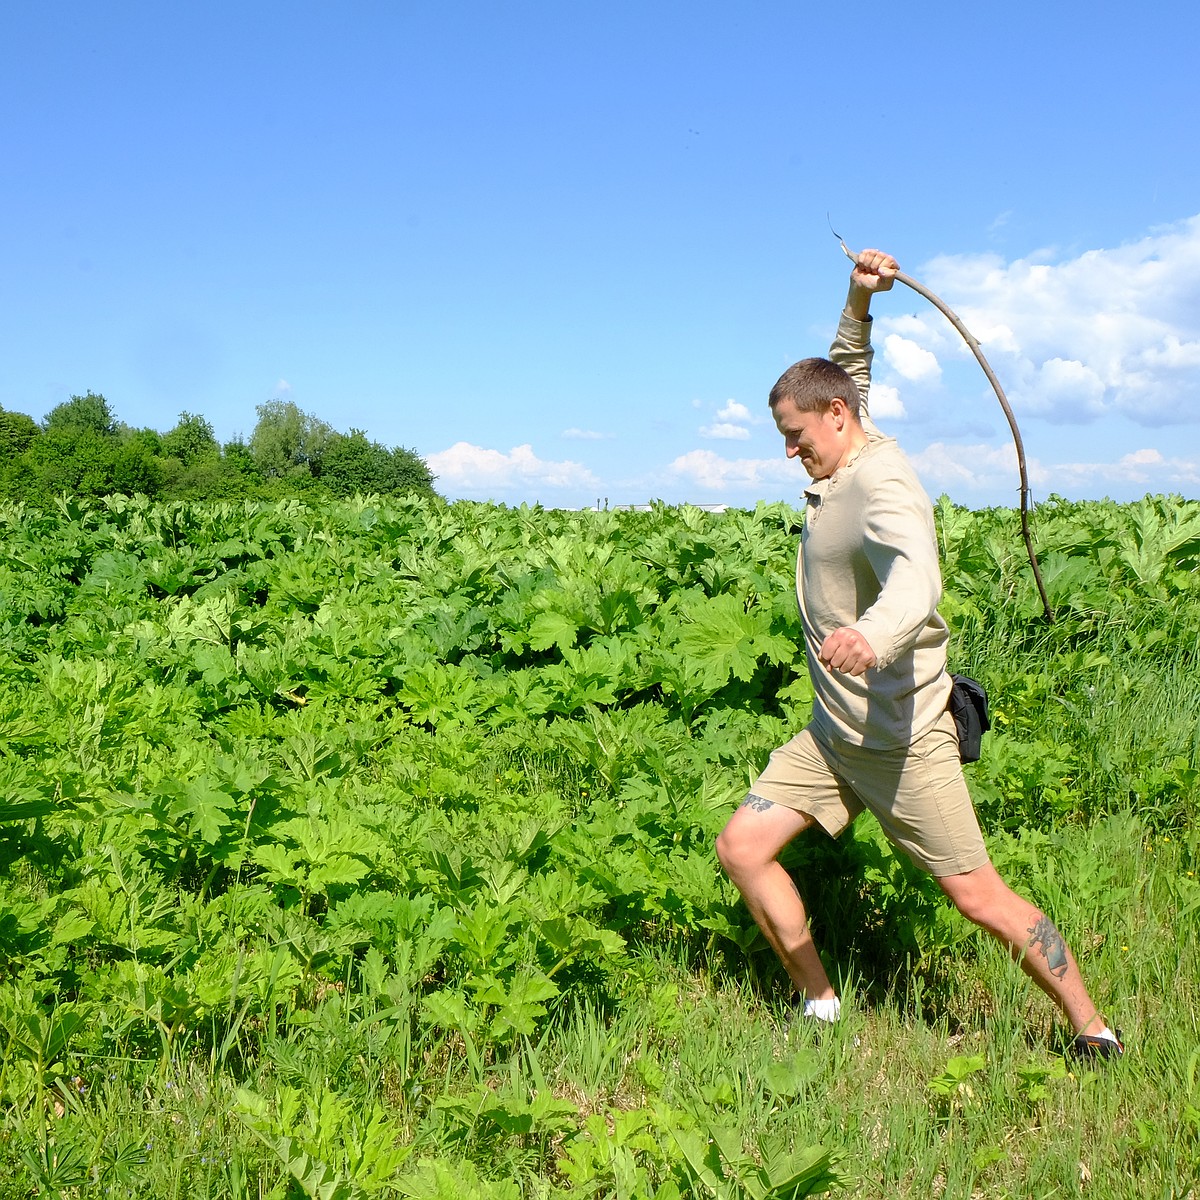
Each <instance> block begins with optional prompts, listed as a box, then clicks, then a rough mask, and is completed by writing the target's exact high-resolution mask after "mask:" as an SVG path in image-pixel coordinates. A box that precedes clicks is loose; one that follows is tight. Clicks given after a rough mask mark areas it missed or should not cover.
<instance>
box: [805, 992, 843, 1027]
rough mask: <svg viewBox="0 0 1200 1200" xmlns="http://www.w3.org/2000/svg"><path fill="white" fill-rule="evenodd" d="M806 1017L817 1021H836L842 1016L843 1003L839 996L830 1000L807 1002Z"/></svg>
mask: <svg viewBox="0 0 1200 1200" xmlns="http://www.w3.org/2000/svg"><path fill="white" fill-rule="evenodd" d="M804 1015H805V1016H806V1017H812V1018H813V1019H814V1020H816V1021H829V1022H830V1023H832V1022H834V1021H836V1020H837V1019H838V1017H840V1016H841V1015H842V1002H841V1000H839V999H838V998H837V996H832V997H830V999H828V1000H805V1001H804Z"/></svg>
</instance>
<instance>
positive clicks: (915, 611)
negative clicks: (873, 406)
mask: <svg viewBox="0 0 1200 1200" xmlns="http://www.w3.org/2000/svg"><path fill="white" fill-rule="evenodd" d="M870 330H871V323H870V321H869V320H868V321H855V320H854V319H853V318H851V317H848V316H845V315H843V316H842V319H841V322H840V324H839V326H838V332H837V337H836V338H835V340H834V343H833V345H832V347H831V348H830V352H829V357H830V359H831V360H832V361H833V362H836V363H838V364H839V365H840V366H841V367H843V368H844V369H845V370H846V371H847V372H848V373H849V375H850V376H851V378H852V379H853V380H854V382H855V384H856V386H857V387H858V389H859V395H860V399H861V401H862V410H861V417H862V423H863V428H864V430H865V431H866V433H867V439H868V440H867V445H866V446H864V447H863V449H862V450H860V451H859V452H858V454H857V455H855V457H854V458H852V459H851V460H850V462H848V463H847V464H846V465H845V466H843V467H841V468H840V469H839V470H837V471H835V472H834V473H833V475H831V476H830V477H829V478H828V479H820V480H814V481H813V482H812V483H811V484H809V486H808V487H807V488H806V489H805V497H806V499H807V511H806V515H805V522H804V530H803V532H802V534H801V538H800V553H799V556H798V559H797V563H796V594H797V598H798V600H799V604H800V617H801V621H802V623H803V627H804V639H805V649H806V652H807V657H808V669H809V672H810V674H811V676H812V681H813V689H814V691H815V693H816V700H815V703H814V705H813V724H814V726H815V727H816V729H815V731H816V732H817V733H819V734H822V735H824V736H825V737H827V738H836V739H839V740H842V741H846V742H850V743H853V744H854V745H860V746H868V747H871V748H874V749H895V748H897V747H901V746H907V745H909V744H910V743H911V742H912V741H913V740H914V739H916V738H917V737H919V736H920V735H921V734H922V733H924V732H926V731H927V730H928V729H930V728H931V727H932V726H933V724H934V723H935V722H936V721H937V720H938V718H939V717H940V716H941V715H942V713H944V712H945V711H946V704H947V702H948V700H949V697H950V687H951V683H950V677H949V675H948V674H947V673H946V644H947V642H948V640H949V631H948V629H947V627H946V623H945V621H944V620H943V619H942V617H941V615H940V614H939V613H938V611H937V604H938V601H939V599H940V598H941V594H942V578H941V570H940V568H939V565H938V555H937V535H936V531H935V528H934V523H933V505H932V504H931V503H930V500H929V497H928V496H927V495H926V493H925V489H924V488H922V486H921V484H920V481H919V480H918V479H917V476H916V473H915V472H914V471H913V469H912V466H911V465H910V464H909V461H908V459H907V458H906V457H905V455H904V453H903V451H901V449H900V447H899V446H898V445H897V444H896V442H895V440H894V439H893V438H890V437H885V436H884V435H883V434H882V433H881V432H880V431H879V429H878V428H877V427H876V426H875V424H874V422H873V421H872V420H871V419H870V416H869V415H868V413H867V393H868V390H869V388H870V382H871V359H872V350H871V342H870ZM844 626H849V627H851V628H853V629H856V630H858V632H859V633H861V634H862V635H863V637H864V638H866V640H867V643H868V644H869V645H870V647H871V649H872V650H873V651H874V652H875V656H876V659H877V660H878V661H877V662H876V665H875V666H874V667H872V668H871V669H870V670H868V671H867V672H866V673H865V674H863V675H860V676H858V677H855V676H852V675H846V674H843V673H841V672H839V671H833V670H830V669H829V668H827V667H825V666H824V665H823V664H822V663H821V660H820V658H819V656H818V651H819V649H820V647H821V645H822V643H823V642H824V641H825V638H826V637H828V636H829V634H831V633H832V632H833V631H834V630H835V629H840V628H842V627H844Z"/></svg>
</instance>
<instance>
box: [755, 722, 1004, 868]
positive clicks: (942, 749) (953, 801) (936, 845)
mask: <svg viewBox="0 0 1200 1200" xmlns="http://www.w3.org/2000/svg"><path fill="white" fill-rule="evenodd" d="M750 791H751V793H752V794H754V795H755V796H761V797H762V798H763V799H764V800H770V801H771V802H772V803H774V804H782V805H783V806H784V807H785V808H791V809H794V810H796V811H797V812H802V813H807V814H808V815H809V816H811V817H812V818H813V820H815V821H816V822H817V824H818V825H820V826H821V828H822V829H824V830H825V832H826V833H828V834H829V835H830V836H831V837H837V836H838V835H839V834H841V833H842V832H843V831H844V830H845V829H846V828H847V827H848V826H849V824H850V822H851V821H853V820H854V818H855V817H857V816H858V814H859V813H860V812H862V810H863V809H864V808H866V809H869V810H870V811H871V812H873V813H874V814H875V816H876V817H877V818H878V820H879V824H880V825H881V826H882V827H883V832H884V833H885V834H887V836H888V839H889V840H890V841H891V842H892V843H893V844H894V845H897V846H899V847H900V849H901V850H903V851H904V852H905V853H906V854H907V855H908V856H909V858H911V859H912V860H913V862H914V863H916V864H917V866H918V867H922V868H924V869H925V870H926V871H928V872H930V874H932V875H936V876H946V875H961V874H963V873H964V872H966V871H973V870H975V869H976V868H977V867H982V866H984V865H985V864H986V863H987V862H988V853H987V849H986V847H985V846H984V844H983V835H982V834H981V833H980V832H979V822H978V820H977V819H976V817H975V809H974V807H973V806H972V804H971V796H970V793H968V791H967V784H966V781H965V780H964V779H963V773H962V764H961V762H960V761H959V757H958V735H957V734H956V733H955V729H954V718H953V717H951V716H950V714H949V713H945V714H944V715H943V716H942V717H941V718H940V719H939V720H938V722H937V724H936V725H934V727H933V728H932V729H930V730H929V732H928V733H925V734H922V735H921V737H919V738H918V739H917V740H916V741H915V742H914V743H913V744H912V745H911V746H907V747H902V748H900V749H899V750H869V749H867V748H865V747H863V746H852V745H849V744H848V743H845V742H837V743H835V744H831V743H829V742H827V741H824V740H822V739H819V738H817V737H815V736H814V735H813V733H812V727H811V726H809V727H808V728H807V729H804V730H802V731H801V732H800V733H798V734H797V735H796V736H795V737H794V738H792V740H791V741H790V742H788V743H787V745H785V746H780V747H779V749H778V750H776V751H774V753H772V755H771V761H770V762H769V763H767V768H766V770H765V771H763V773H762V774H761V775H760V776H759V777H758V779H757V781H756V782H755V784H754V786H753V787H752V788H751V789H750Z"/></svg>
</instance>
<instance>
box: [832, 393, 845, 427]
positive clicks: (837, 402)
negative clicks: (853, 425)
mask: <svg viewBox="0 0 1200 1200" xmlns="http://www.w3.org/2000/svg"><path fill="white" fill-rule="evenodd" d="M829 411H830V412H831V413H833V415H834V417H835V418H836V419H837V421H838V428H839V429H840V428H841V427H842V425H844V424H845V423H846V417H847V416H849V414H850V406H849V405H848V404H847V403H846V402H845V400H843V399H842V398H841V396H834V398H833V399H832V400H830V402H829Z"/></svg>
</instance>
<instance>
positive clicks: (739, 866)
mask: <svg viewBox="0 0 1200 1200" xmlns="http://www.w3.org/2000/svg"><path fill="white" fill-rule="evenodd" d="M812 823H813V820H812V818H811V817H810V816H808V815H807V814H806V813H800V812H796V811H794V810H793V809H790V808H786V807H784V806H783V805H782V804H772V803H771V801H770V800H764V799H762V798H761V797H759V796H755V795H753V794H751V795H749V796H747V797H746V799H745V801H744V802H743V803H742V806H741V808H739V809H738V810H737V811H736V812H735V813H734V814H733V816H732V817H730V819H729V823H728V824H727V825H726V826H725V828H724V829H723V830H722V831H721V833H720V834H719V835H718V837H717V857H718V858H719V859H720V860H721V866H722V867H724V868H725V872H726V874H727V875H728V876H729V878H730V879H732V880H733V882H734V884H735V885H736V887H737V889H738V891H739V892H741V894H742V899H743V900H744V901H745V902H746V907H747V908H748V909H749V910H750V915H751V916H752V917H753V918H754V921H755V923H756V924H757V925H758V927H759V929H761V930H762V933H763V937H765V938H766V939H767V941H768V942H769V943H770V944H771V948H772V949H773V950H774V951H775V953H776V954H777V955H778V956H779V960H780V962H782V963H783V965H784V968H785V969H786V971H787V973H788V975H789V976H790V977H791V980H792V983H793V984H794V985H795V988H796V990H797V991H798V992H800V993H801V994H802V995H803V996H804V997H806V998H807V999H809V1000H825V999H832V998H833V996H834V995H835V992H834V990H833V985H832V984H831V983H830V982H829V976H828V975H827V974H826V973H825V968H824V966H822V964H821V958H820V956H819V955H818V954H817V948H816V946H815V945H814V943H813V940H812V935H811V934H810V933H809V931H808V916H807V914H806V913H805V911H804V902H803V901H802V900H801V899H800V893H799V892H798V891H797V890H796V885H795V884H794V883H793V882H792V878H791V876H790V875H789V874H788V873H787V871H785V870H784V869H783V867H782V866H780V864H779V861H778V858H779V854H780V852H781V851H782V850H783V848H784V847H785V846H786V845H787V844H788V842H790V841H791V840H792V839H793V838H794V837H796V836H797V834H800V833H803V832H804V830H805V829H807V828H808V827H809V826H810V825H811V824H812Z"/></svg>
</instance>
